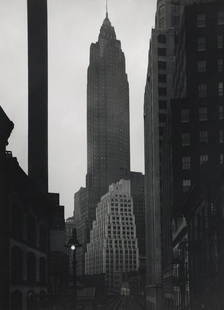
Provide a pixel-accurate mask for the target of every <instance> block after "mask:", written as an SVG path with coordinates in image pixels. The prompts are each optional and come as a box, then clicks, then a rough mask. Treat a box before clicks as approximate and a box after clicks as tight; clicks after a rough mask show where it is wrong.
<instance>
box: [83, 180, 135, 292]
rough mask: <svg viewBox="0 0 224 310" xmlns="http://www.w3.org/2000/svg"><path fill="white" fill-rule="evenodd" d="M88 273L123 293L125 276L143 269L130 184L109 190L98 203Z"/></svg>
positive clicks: (90, 244)
mask: <svg viewBox="0 0 224 310" xmlns="http://www.w3.org/2000/svg"><path fill="white" fill-rule="evenodd" d="M85 263H86V264H85V273H86V274H89V275H96V274H105V279H106V285H107V287H108V289H112V290H116V291H118V292H119V291H120V289H121V285H122V281H123V279H125V275H126V276H127V273H129V272H130V271H137V270H138V268H139V250H138V241H137V238H136V225H135V216H134V213H133V200H132V197H131V187H130V181H128V180H120V181H119V182H117V183H115V184H112V185H111V186H110V187H109V192H108V193H107V194H105V195H104V196H103V197H102V198H101V201H100V202H99V203H98V206H97V209H96V220H95V221H94V222H93V229H92V230H91V234H90V242H89V243H88V245H87V252H86V256H85Z"/></svg>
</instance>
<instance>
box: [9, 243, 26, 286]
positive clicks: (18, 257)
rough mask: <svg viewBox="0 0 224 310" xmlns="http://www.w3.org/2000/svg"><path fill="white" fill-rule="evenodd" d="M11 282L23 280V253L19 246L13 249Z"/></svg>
mask: <svg viewBox="0 0 224 310" xmlns="http://www.w3.org/2000/svg"><path fill="white" fill-rule="evenodd" d="M11 280H12V282H13V283H21V281H22V280H23V252H22V250H21V249H20V248H19V247H17V246H14V247H12V249H11Z"/></svg>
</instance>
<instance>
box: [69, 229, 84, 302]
mask: <svg viewBox="0 0 224 310" xmlns="http://www.w3.org/2000/svg"><path fill="white" fill-rule="evenodd" d="M81 246H82V245H81V244H80V243H79V241H78V239H77V233H76V229H75V228H73V230H72V237H71V238H70V239H69V241H68V243H67V247H68V248H69V249H70V250H71V251H72V252H73V256H72V264H73V285H74V295H75V296H74V297H75V302H76V299H77V283H76V282H77V279H76V250H77V248H80V247H81Z"/></svg>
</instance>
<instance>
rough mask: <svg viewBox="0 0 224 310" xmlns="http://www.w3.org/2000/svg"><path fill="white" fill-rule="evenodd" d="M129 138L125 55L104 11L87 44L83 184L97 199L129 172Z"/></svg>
mask: <svg viewBox="0 0 224 310" xmlns="http://www.w3.org/2000/svg"><path fill="white" fill-rule="evenodd" d="M129 139H130V134H129V86H128V80H127V74H126V72H125V58H124V53H123V52H122V50H121V43H120V41H118V40H117V39H116V34H115V31H114V28H113V27H112V25H111V22H110V20H109V18H108V13H107V15H106V18H105V19H104V22H103V25H102V27H101V29H100V34H99V39H98V42H96V43H95V44H92V45H91V47H90V64H89V68H88V84H87V163H88V167H87V187H88V188H89V189H93V190H94V191H95V192H97V193H98V195H97V196H98V199H100V197H101V196H102V194H104V193H105V192H106V191H107V189H108V186H109V185H110V184H112V183H113V182H116V181H118V180H119V179H121V178H122V177H124V176H125V175H127V173H128V172H129V170H130V142H129Z"/></svg>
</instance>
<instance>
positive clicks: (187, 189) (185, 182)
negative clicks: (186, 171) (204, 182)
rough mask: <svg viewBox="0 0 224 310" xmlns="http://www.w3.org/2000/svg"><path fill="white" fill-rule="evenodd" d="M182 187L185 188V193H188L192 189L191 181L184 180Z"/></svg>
mask: <svg viewBox="0 0 224 310" xmlns="http://www.w3.org/2000/svg"><path fill="white" fill-rule="evenodd" d="M182 186H183V192H188V191H189V189H190V187H191V180H190V179H184V180H183V183H182Z"/></svg>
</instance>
